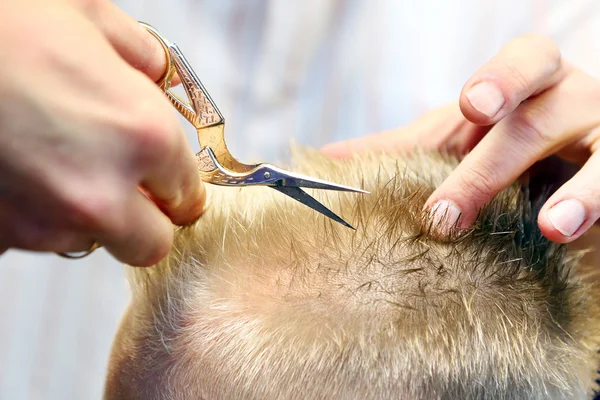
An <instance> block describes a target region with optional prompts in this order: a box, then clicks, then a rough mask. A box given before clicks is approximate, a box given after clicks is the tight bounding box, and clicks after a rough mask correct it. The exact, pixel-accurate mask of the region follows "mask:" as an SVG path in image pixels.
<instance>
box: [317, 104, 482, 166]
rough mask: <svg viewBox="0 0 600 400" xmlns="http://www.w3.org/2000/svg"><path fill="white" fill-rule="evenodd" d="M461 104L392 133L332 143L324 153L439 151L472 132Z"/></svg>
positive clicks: (424, 117) (341, 154)
mask: <svg viewBox="0 0 600 400" xmlns="http://www.w3.org/2000/svg"><path fill="white" fill-rule="evenodd" d="M470 126H472V124H470V123H469V122H468V121H466V120H465V119H464V117H463V116H462V114H461V112H460V109H459V108H458V104H455V103H453V104H450V105H447V106H444V107H440V108H438V109H435V110H433V111H430V112H428V113H427V114H425V115H424V116H422V117H421V118H419V119H417V120H416V121H414V122H413V123H411V124H409V125H407V126H405V127H402V128H399V129H394V130H390V131H385V132H380V133H376V134H372V135H367V136H363V137H359V138H355V139H350V140H345V141H341V142H336V143H330V144H327V145H326V146H324V147H323V148H321V151H322V152H324V153H325V154H327V155H328V156H330V157H334V158H349V157H352V155H353V154H358V153H362V152H365V151H371V152H389V151H410V150H413V149H414V148H415V147H422V148H428V149H433V148H435V149H439V148H441V147H443V145H444V143H446V142H447V141H448V140H449V138H451V137H452V136H453V135H455V134H456V133H458V132H460V131H462V130H468V129H470Z"/></svg>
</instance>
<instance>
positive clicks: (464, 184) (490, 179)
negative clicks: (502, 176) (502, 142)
mask: <svg viewBox="0 0 600 400" xmlns="http://www.w3.org/2000/svg"><path fill="white" fill-rule="evenodd" d="M497 182H498V178H497V173H496V172H495V170H494V169H493V168H491V167H489V166H487V165H485V164H483V163H476V164H475V165H473V166H472V167H471V168H470V169H469V170H468V171H467V173H466V174H465V175H464V178H463V179H461V181H460V182H459V185H460V188H461V190H462V191H463V192H464V193H465V194H466V198H467V199H469V200H471V201H472V202H474V203H477V204H478V205H480V204H482V203H485V202H487V201H488V200H490V198H491V197H492V196H493V195H494V193H495V187H496V183H497Z"/></svg>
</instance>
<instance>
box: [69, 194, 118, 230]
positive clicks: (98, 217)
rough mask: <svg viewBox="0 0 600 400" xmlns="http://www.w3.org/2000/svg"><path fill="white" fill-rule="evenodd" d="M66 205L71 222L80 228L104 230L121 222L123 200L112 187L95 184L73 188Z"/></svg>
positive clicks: (112, 227)
mask: <svg viewBox="0 0 600 400" xmlns="http://www.w3.org/2000/svg"><path fill="white" fill-rule="evenodd" d="M65 206H66V213H65V214H66V217H67V218H68V220H69V222H70V224H71V225H73V226H74V227H76V229H79V230H83V231H99V232H104V231H107V230H109V229H110V230H112V229H114V226H115V225H118V224H120V222H119V221H120V220H121V218H119V217H118V216H119V215H118V214H119V212H120V209H121V208H122V202H121V201H119V199H118V196H116V195H115V190H114V189H112V188H106V189H102V188H101V187H99V186H93V187H88V188H81V189H79V190H73V191H72V194H71V195H69V196H68V197H67V198H66V200H65Z"/></svg>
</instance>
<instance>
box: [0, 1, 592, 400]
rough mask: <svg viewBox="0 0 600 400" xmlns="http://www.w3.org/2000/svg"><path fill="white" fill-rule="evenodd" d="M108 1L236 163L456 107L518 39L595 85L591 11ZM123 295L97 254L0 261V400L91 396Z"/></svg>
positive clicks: (556, 6)
mask: <svg viewBox="0 0 600 400" xmlns="http://www.w3.org/2000/svg"><path fill="white" fill-rule="evenodd" d="M116 3H117V5H119V6H120V7H121V8H123V9H124V10H125V11H126V12H127V13H128V14H130V15H132V16H133V17H134V18H136V19H138V20H143V21H146V22H148V23H151V24H152V25H154V26H155V27H156V28H158V29H159V30H160V31H161V32H162V33H163V34H164V35H165V36H166V37H167V38H169V39H170V40H172V41H175V42H177V44H178V45H179V46H180V47H181V49H182V51H183V52H184V54H185V55H186V57H187V58H188V60H189V61H190V63H191V64H192V65H193V66H194V68H195V69H196V72H197V73H198V75H199V76H200V78H201V79H202V81H203V83H204V84H205V85H206V87H207V89H208V91H209V93H210V94H211V95H212V97H213V98H214V100H215V102H216V103H217V105H218V106H219V108H220V110H221V112H222V113H223V114H224V116H225V118H226V121H227V123H226V135H227V136H226V137H227V142H228V144H229V146H230V150H231V152H232V153H233V154H234V155H235V156H236V157H238V158H241V159H242V160H244V161H254V160H257V159H260V160H266V161H271V162H277V161H279V160H282V159H285V157H286V156H287V153H286V149H287V147H288V145H289V143H290V141H291V140H294V141H295V142H297V143H299V144H304V145H309V146H321V145H323V144H325V143H327V142H331V141H335V140H340V139H344V138H350V137H356V136H360V135H364V134H367V133H371V132H376V131H381V130H384V129H390V128H393V127H397V126H400V125H403V124H407V123H410V121H412V120H413V119H415V118H416V117H418V116H419V115H421V114H422V113H424V112H425V111H427V110H429V109H431V108H433V107H436V106H440V105H443V104H446V103H448V102H450V101H454V100H456V99H457V97H458V94H459V92H460V89H461V87H462V85H463V83H464V82H465V81H466V80H467V79H468V77H469V76H470V75H471V74H472V73H473V72H474V71H475V70H476V69H477V68H478V67H479V66H480V65H482V64H483V63H484V62H485V61H486V60H487V59H489V58H490V57H491V56H493V55H494V54H496V53H497V52H498V50H499V49H500V47H501V46H502V45H503V44H505V43H506V42H508V41H509V40H511V39H513V38H514V37H516V36H518V35H520V34H523V33H526V32H538V33H542V34H544V35H546V36H549V37H550V38H552V39H553V40H554V41H555V42H556V43H557V44H558V45H559V47H560V48H561V50H562V51H563V55H564V56H565V57H566V58H568V59H569V60H570V61H572V62H573V63H574V64H575V65H576V66H578V67H580V68H582V69H584V70H585V71H587V72H589V73H590V74H592V75H594V76H596V77H598V78H600V1H598V0H569V1H564V0H497V1H479V0H454V1H448V0H422V1H417V0H389V1H385V0H371V1H359V0H303V1H294V2H292V1H281V0H279V1H278V0H245V1H243V2H242V1H236V0H212V1H210V0H169V1H165V0H119V1H116ZM184 126H187V125H184ZM190 128H191V127H189V126H187V134H188V136H189V141H190V143H191V144H192V147H193V149H194V150H196V151H197V150H198V143H197V141H196V136H195V132H194V131H193V130H192V129H190ZM128 298H129V292H128V287H127V283H126V281H125V279H124V275H123V271H122V267H121V266H120V265H119V264H118V263H117V262H116V261H114V260H113V259H112V258H111V257H110V256H108V255H107V254H106V253H105V252H104V251H98V252H96V253H94V254H93V255H91V256H90V257H88V258H86V259H84V260H82V261H78V262H69V261H66V260H63V259H60V258H57V257H56V256H53V255H36V254H30V253H24V252H18V251H9V252H8V253H6V254H5V255H4V256H2V257H0V316H1V317H2V324H1V325H0V360H1V362H0V399H11V400H20V399H52V400H59V399H60V400H64V399H100V398H101V394H102V387H103V381H104V371H105V367H106V364H107V360H108V354H109V349H110V344H111V341H112V336H113V334H114V332H115V329H116V326H117V324H118V321H119V318H120V315H121V313H122V312H123V309H124V307H125V305H126V303H127V301H128Z"/></svg>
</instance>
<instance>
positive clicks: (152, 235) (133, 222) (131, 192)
mask: <svg viewBox="0 0 600 400" xmlns="http://www.w3.org/2000/svg"><path fill="white" fill-rule="evenodd" d="M23 16H26V18H24V17H23ZM0 59H1V60H2V62H1V63H0V221H2V224H0V253H1V251H2V249H7V248H11V247H14V248H21V249H27V250H35V251H53V252H73V251H83V250H86V249H88V248H89V247H90V246H91V245H92V243H93V242H94V241H97V242H99V244H100V245H102V246H104V247H105V248H106V249H107V250H108V251H109V252H110V253H112V255H113V256H115V257H116V258H117V259H118V260H120V261H122V262H125V263H128V264H130V265H136V266H144V265H153V264H155V263H156V262H158V261H159V260H160V259H162V258H163V257H164V256H165V255H166V254H167V253H168V251H169V250H170V248H171V244H172V240H173V223H175V224H179V225H183V224H188V223H191V222H193V221H194V220H196V219H197V218H198V217H199V215H200V214H201V212H202V209H203V206H204V199H205V191H204V187H203V185H202V183H201V181H200V177H199V174H198V171H197V163H196V160H195V157H194V154H193V152H192V150H191V148H190V147H189V145H188V143H187V141H186V139H185V135H184V134H183V131H182V129H181V127H180V125H179V123H178V120H177V117H176V114H175V111H174V109H173V107H172V106H171V105H170V104H169V102H168V101H167V99H166V97H165V96H164V94H163V93H162V92H161V90H160V89H159V88H158V87H157V85H156V84H155V81H157V80H158V79H160V77H161V75H162V74H163V72H164V69H165V55H164V52H163V50H162V48H161V47H160V45H159V44H158V42H157V41H156V40H155V39H154V38H153V37H152V36H151V35H150V34H148V33H147V32H146V31H145V30H144V29H143V28H141V27H140V26H139V24H138V23H137V22H136V21H135V20H133V19H131V18H130V17H128V16H127V15H125V14H124V13H123V12H122V11H120V10H119V9H118V8H117V7H116V6H114V5H113V4H112V3H110V2H109V1H107V0H22V1H10V0H0Z"/></svg>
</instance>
